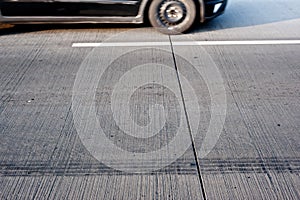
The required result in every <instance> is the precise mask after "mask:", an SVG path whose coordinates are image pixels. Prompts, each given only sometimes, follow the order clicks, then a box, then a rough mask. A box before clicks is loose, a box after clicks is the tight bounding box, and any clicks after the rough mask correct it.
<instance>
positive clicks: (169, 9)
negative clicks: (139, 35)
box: [148, 0, 196, 34]
mask: <svg viewBox="0 0 300 200" xmlns="http://www.w3.org/2000/svg"><path fill="white" fill-rule="evenodd" d="M148 14H149V21H150V23H151V25H152V26H153V27H155V28H159V30H160V31H161V32H164V33H167V34H179V33H183V32H185V31H187V30H189V29H190V28H191V26H192V25H193V24H194V21H195V18H196V5H195V2H194V1H193V0H153V1H152V3H151V5H150V7H149V12H148Z"/></svg>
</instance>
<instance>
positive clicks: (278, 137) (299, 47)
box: [0, 0, 300, 200]
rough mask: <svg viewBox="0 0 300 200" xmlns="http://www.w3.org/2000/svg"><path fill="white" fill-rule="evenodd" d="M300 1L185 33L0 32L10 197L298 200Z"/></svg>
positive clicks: (239, 4)
mask: <svg viewBox="0 0 300 200" xmlns="http://www.w3.org/2000/svg"><path fill="white" fill-rule="evenodd" d="M299 8H300V2H299V1H298V0H265V1H260V0H252V1H247V0H232V1H230V4H229V6H228V9H227V11H226V13H225V14H224V15H222V16H220V17H219V18H217V19H215V20H213V21H211V22H209V23H206V24H204V25H201V26H200V25H196V27H195V28H194V29H193V30H192V31H191V32H190V33H188V34H186V35H179V36H167V35H162V34H160V33H158V32H157V31H156V30H154V29H152V28H148V27H142V26H135V25H134V26H133V25H122V26H119V25H105V26H104V25H36V26H33V25H31V26H7V25H1V29H0V134H1V140H0V198H1V199H270V200H273V199H300V177H299V173H300V131H299V130H300V10H299Z"/></svg>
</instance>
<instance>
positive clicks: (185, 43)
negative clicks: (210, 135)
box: [72, 40, 300, 47]
mask: <svg viewBox="0 0 300 200" xmlns="http://www.w3.org/2000/svg"><path fill="white" fill-rule="evenodd" d="M294 44H295V45H296V44H297V45H298V44H300V40H245V41H243V40H241V41H180V42H173V46H233V45H294ZM169 45H170V43H169V42H118V43H73V44H72V47H151V46H169Z"/></svg>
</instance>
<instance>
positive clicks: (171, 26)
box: [0, 0, 227, 33]
mask: <svg viewBox="0 0 300 200" xmlns="http://www.w3.org/2000/svg"><path fill="white" fill-rule="evenodd" d="M226 4H227V0H0V22H2V23H11V24H19V23H21V24H23V23H137V24H139V23H143V22H144V21H145V20H149V21H150V23H151V25H152V26H154V27H158V28H163V30H165V31H166V32H170V33H171V32H185V31H187V30H188V29H189V28H190V27H191V26H192V25H193V23H194V22H195V21H196V20H199V21H200V22H204V21H206V20H208V19H211V18H214V17H216V16H218V15H220V14H221V13H223V12H224V10H225V7H226Z"/></svg>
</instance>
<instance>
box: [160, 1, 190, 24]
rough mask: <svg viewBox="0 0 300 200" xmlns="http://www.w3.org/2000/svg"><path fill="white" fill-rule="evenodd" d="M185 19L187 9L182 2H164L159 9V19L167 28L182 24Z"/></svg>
mask: <svg viewBox="0 0 300 200" xmlns="http://www.w3.org/2000/svg"><path fill="white" fill-rule="evenodd" d="M185 17H186V7H185V5H184V4H183V3H182V2H180V1H176V0H167V1H163V2H162V3H161V5H160V7H159V19H160V21H161V22H162V23H163V24H164V25H165V26H167V27H172V26H176V25H178V24H180V23H181V22H182V21H183V20H184V19H185Z"/></svg>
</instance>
